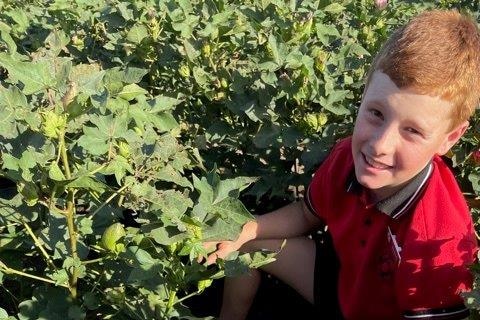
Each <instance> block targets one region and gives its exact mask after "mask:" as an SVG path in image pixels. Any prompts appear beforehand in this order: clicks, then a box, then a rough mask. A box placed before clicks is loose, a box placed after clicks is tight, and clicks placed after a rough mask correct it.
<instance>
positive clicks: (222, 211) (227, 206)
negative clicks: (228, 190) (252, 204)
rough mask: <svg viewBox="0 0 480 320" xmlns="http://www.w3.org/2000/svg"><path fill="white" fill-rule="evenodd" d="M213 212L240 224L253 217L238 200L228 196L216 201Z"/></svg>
mask: <svg viewBox="0 0 480 320" xmlns="http://www.w3.org/2000/svg"><path fill="white" fill-rule="evenodd" d="M213 212H214V213H216V214H219V215H220V217H222V219H225V220H229V221H233V222H235V223H237V224H238V225H240V226H241V225H243V224H245V223H246V222H247V221H250V220H253V219H254V217H253V216H252V214H251V213H250V212H249V211H248V210H247V209H246V208H245V206H244V205H243V203H242V202H241V201H240V200H238V199H235V198H230V197H229V198H226V199H224V200H222V201H220V202H219V203H216V204H215V205H214V206H213Z"/></svg>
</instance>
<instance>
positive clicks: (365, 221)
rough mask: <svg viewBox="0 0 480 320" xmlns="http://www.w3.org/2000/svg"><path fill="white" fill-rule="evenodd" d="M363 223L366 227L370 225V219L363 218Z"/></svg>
mask: <svg viewBox="0 0 480 320" xmlns="http://www.w3.org/2000/svg"><path fill="white" fill-rule="evenodd" d="M363 223H364V224H365V225H366V226H370V225H372V218H370V217H368V218H365V220H363Z"/></svg>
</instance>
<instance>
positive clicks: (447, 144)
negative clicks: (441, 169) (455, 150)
mask: <svg viewBox="0 0 480 320" xmlns="http://www.w3.org/2000/svg"><path fill="white" fill-rule="evenodd" d="M467 128H468V121H464V122H462V123H461V124H459V125H458V126H456V127H455V128H454V129H453V130H451V131H450V132H449V133H447V136H446V137H445V140H444V141H443V143H442V145H441V146H440V148H439V150H438V154H439V155H444V154H445V153H447V152H448V150H450V148H451V147H453V145H454V144H455V143H457V141H458V140H459V139H460V138H461V137H462V136H463V134H464V133H465V131H466V130H467Z"/></svg>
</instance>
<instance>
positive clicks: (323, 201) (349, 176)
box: [207, 10, 480, 320]
mask: <svg viewBox="0 0 480 320" xmlns="http://www.w3.org/2000/svg"><path fill="white" fill-rule="evenodd" d="M479 77H480V35H479V31H478V29H477V27H476V24H475V23H474V22H473V21H472V20H471V19H469V18H467V17H465V16H462V15H461V14H459V13H458V12H456V11H438V10H436V11H429V12H424V13H423V14H420V15H419V16H417V17H416V18H414V19H413V20H412V21H410V22H409V23H408V24H407V25H406V26H404V27H402V28H400V29H399V30H397V31H396V32H395V33H394V34H393V35H392V37H391V38H390V39H389V40H388V41H387V43H386V44H385V45H384V47H383V48H382V50H381V51H380V53H379V54H378V55H377V57H376V60H375V61H374V64H373V66H372V69H371V71H370V74H369V77H368V80H367V84H366V88H365V91H364V95H363V98H362V103H361V106H360V109H359V112H358V116H357V119H356V122H355V128H354V131H353V135H352V137H350V138H347V139H344V140H342V141H340V142H338V143H337V145H336V146H335V147H334V148H333V150H332V152H331V154H330V155H329V156H328V158H327V159H326V160H325V162H324V163H323V164H322V165H321V166H320V168H319V169H318V170H317V172H316V173H315V175H314V177H313V180H312V182H311V184H310V186H309V188H308V190H307V192H306V194H305V199H304V201H300V202H297V203H293V204H291V205H289V206H286V207H284V208H281V209H279V210H276V211H274V212H271V213H269V214H265V215H261V216H258V217H257V218H256V220H255V221H251V222H248V223H247V224H245V226H244V227H243V230H242V232H241V234H240V235H239V238H238V239H237V240H236V241H222V242H216V243H210V244H209V245H210V246H213V245H216V249H215V250H214V252H213V253H212V254H211V255H210V256H209V257H208V258H207V263H208V264H210V263H213V262H215V261H216V259H217V258H224V257H225V256H226V255H228V254H229V253H230V252H232V251H234V250H240V251H252V250H258V249H261V248H266V249H270V250H278V249H279V247H280V245H281V243H282V242H283V239H287V241H286V244H285V246H284V247H283V248H282V249H281V250H280V252H279V254H278V255H277V260H276V261H275V262H273V263H271V264H269V265H266V266H265V267H263V269H264V270H265V271H267V272H269V273H271V274H273V275H275V276H276V277H278V278H279V279H281V280H282V281H284V282H285V283H287V284H288V285H290V286H292V287H293V288H294V289H296V290H297V291H298V292H299V293H300V294H301V295H302V296H303V297H305V299H307V300H308V301H309V302H311V303H314V304H315V306H316V307H318V308H319V316H320V315H321V316H322V318H323V319H342V318H345V319H370V320H373V319H463V318H465V317H466V316H468V310H467V309H466V308H465V307H464V305H463V303H462V298H461V296H460V295H459V294H460V293H461V292H462V291H465V290H469V289H470V288H471V285H472V279H471V275H470V273H469V271H468V267H469V265H471V264H472V263H473V262H474V259H475V253H476V249H477V244H476V239H475V236H474V230H473V224H472V220H471V217H470V214H469V210H468V208H467V206H466V203H465V200H464V198H463V196H462V193H461V191H460V190H459V187H458V185H457V183H456V182H455V180H454V177H453V175H452V173H451V172H450V171H449V169H448V168H447V166H446V165H445V164H444V163H443V161H442V160H441V158H440V157H439V155H443V154H445V153H446V152H447V151H448V150H449V149H450V148H451V147H452V146H453V145H454V144H455V143H456V142H457V141H458V140H459V139H460V137H461V136H462V135H463V133H464V132H465V130H466V129H467V127H468V118H469V117H470V115H471V114H472V113H473V111H474V109H475V107H476V106H477V104H478V102H479V95H480V81H479ZM323 225H326V226H327V228H328V233H329V235H328V236H326V237H324V238H323V240H322V241H317V242H315V241H314V240H311V239H310V238H308V237H305V236H303V235H305V234H307V233H308V232H311V231H312V230H315V229H317V230H318V229H319V228H320V227H321V226H323ZM330 237H331V238H330ZM259 279H260V277H259V272H258V270H251V272H250V274H248V275H245V276H241V277H239V278H232V279H227V281H226V283H225V290H224V299H223V306H222V310H221V314H220V319H226V320H234V319H244V318H245V317H246V315H247V313H248V309H249V307H250V305H251V303H252V301H253V298H254V295H255V292H256V290H257V288H258V285H259Z"/></svg>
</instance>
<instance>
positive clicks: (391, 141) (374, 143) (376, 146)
mask: <svg viewBox="0 0 480 320" xmlns="http://www.w3.org/2000/svg"><path fill="white" fill-rule="evenodd" d="M397 141H398V134H397V133H396V130H395V129H394V128H393V127H391V126H389V127H387V126H385V127H382V128H380V129H379V130H377V131H376V132H375V133H374V135H373V136H372V139H371V140H370V148H371V152H372V153H373V154H372V156H381V155H386V154H391V153H393V150H394V148H395V145H396V143H397Z"/></svg>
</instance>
